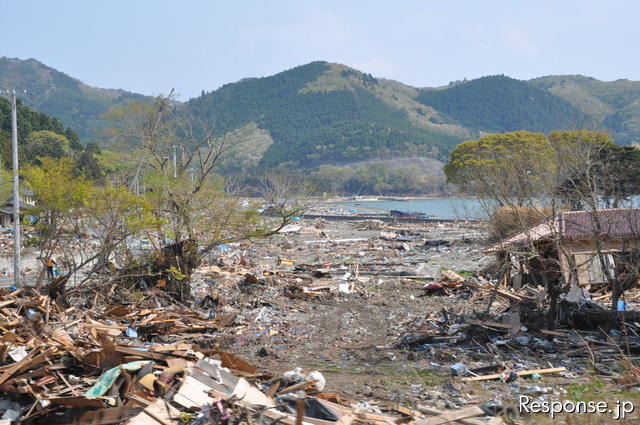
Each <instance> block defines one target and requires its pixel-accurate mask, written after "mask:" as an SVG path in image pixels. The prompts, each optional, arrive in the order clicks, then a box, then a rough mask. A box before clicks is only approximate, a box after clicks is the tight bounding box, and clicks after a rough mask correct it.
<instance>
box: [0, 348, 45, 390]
mask: <svg viewBox="0 0 640 425" xmlns="http://www.w3.org/2000/svg"><path fill="white" fill-rule="evenodd" d="M38 351H40V350H39V349H38V348H34V349H33V350H31V352H30V353H29V354H27V355H26V357H25V358H24V359H22V360H20V361H19V362H16V363H14V364H13V365H11V366H10V367H9V368H8V369H7V370H5V372H4V373H3V374H2V375H0V385H2V384H4V383H5V381H6V380H7V379H9V378H11V377H12V376H13V375H14V374H15V373H17V372H18V371H19V370H20V369H21V368H22V367H24V365H27V364H29V362H30V361H31V359H32V358H33V357H35V355H36V353H37V352H38Z"/></svg>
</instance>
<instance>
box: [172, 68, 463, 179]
mask: <svg viewBox="0 0 640 425" xmlns="http://www.w3.org/2000/svg"><path fill="white" fill-rule="evenodd" d="M378 86H380V87H378ZM384 90H385V89H384V83H382V84H381V83H380V82H379V81H378V80H376V79H375V78H373V77H372V76H371V75H368V74H363V73H361V72H358V71H355V70H351V69H348V68H346V67H342V66H339V65H332V64H328V63H325V62H313V63H310V64H308V65H304V66H300V67H297V68H294V69H291V70H288V71H285V72H281V73H279V74H276V75H274V76H271V77H266V78H255V79H245V80H242V81H239V82H237V83H233V84H228V85H225V86H223V87H221V88H220V89H218V90H216V91H214V92H211V93H207V94H204V95H202V96H200V97H199V98H196V99H193V100H191V101H189V102H187V103H186V105H185V111H186V112H187V113H188V114H189V115H191V116H193V117H194V118H196V119H199V120H201V121H204V122H208V123H209V124H210V125H213V126H214V128H216V129H218V131H219V132H220V133H221V134H222V133H224V132H227V131H231V130H234V129H237V128H239V127H242V126H246V125H248V124H251V123H254V124H256V125H257V127H259V128H261V129H264V130H266V131H268V133H269V135H270V137H271V139H272V143H270V144H269V146H268V147H267V148H266V150H265V151H264V155H263V156H262V158H261V160H260V165H262V166H265V167H271V166H275V165H278V164H281V163H283V162H290V163H295V164H296V165H300V166H312V165H317V164H320V163H327V162H349V161H357V160H361V159H367V158H374V157H382V158H384V157H390V156H397V155H398V154H399V153H403V154H413V155H419V156H429V157H436V158H438V157H440V158H444V157H445V155H446V154H447V153H448V151H449V150H450V149H451V148H452V147H453V146H455V145H456V144H457V142H459V141H460V139H461V138H460V137H455V135H453V134H447V133H446V132H445V131H444V130H437V129H435V128H431V127H435V126H433V125H432V126H431V127H430V126H427V125H422V126H421V125H419V123H414V122H412V121H411V119H410V116H409V114H407V112H406V111H405V110H404V109H403V108H401V107H399V106H400V105H397V104H393V103H391V104H390V103H388V102H385V100H384V98H383V96H382V94H383V92H384ZM396 103H397V102H396ZM425 121H426V119H425Z"/></svg>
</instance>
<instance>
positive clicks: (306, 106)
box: [0, 58, 640, 173]
mask: <svg viewBox="0 0 640 425" xmlns="http://www.w3.org/2000/svg"><path fill="white" fill-rule="evenodd" d="M176 85H179V82H176ZM0 88H18V89H26V90H27V92H26V93H20V97H21V99H22V100H23V101H24V102H25V104H26V105H27V106H30V107H32V108H34V109H35V110H37V111H40V112H45V113H47V114H49V115H52V116H54V117H56V118H57V119H59V120H60V122H61V123H62V124H64V125H65V126H71V127H73V128H74V129H76V130H77V131H78V134H79V135H80V139H81V141H82V143H84V144H86V143H87V142H91V141H94V140H95V141H99V142H100V143H101V144H102V145H103V146H108V143H107V142H106V141H104V140H101V139H100V134H101V132H100V130H101V129H102V128H104V127H105V126H107V125H109V123H108V122H106V121H104V120H103V119H102V114H103V113H104V112H105V111H107V110H108V109H109V108H111V107H112V106H114V105H120V104H122V103H123V102H125V101H126V100H128V99H141V100H146V99H148V97H145V96H142V95H138V94H134V93H129V92H125V91H122V90H104V89H97V88H93V87H90V86H87V85H85V84H83V83H82V82H80V81H78V80H76V79H73V78H71V77H69V76H67V75H66V74H63V73H61V72H59V71H56V70H55V69H52V68H49V67H47V66H45V65H43V64H41V63H40V62H38V61H36V60H34V59H29V60H19V59H9V58H0ZM177 107H178V112H179V114H182V115H184V116H189V117H191V118H193V119H196V120H198V121H201V122H204V123H206V124H207V125H208V126H211V127H213V128H215V130H216V131H217V134H218V135H219V136H222V135H223V134H224V135H226V137H228V138H229V139H230V140H231V143H232V144H233V146H234V148H233V149H232V150H231V155H230V157H229V158H228V159H227V160H226V161H225V163H224V164H223V165H224V167H223V171H224V172H226V173H235V172H239V171H242V170H246V169H254V168H268V167H273V166H277V165H279V164H287V165H289V166H291V167H294V168H295V167H316V166H318V165H321V164H331V165H334V166H341V165H346V164H350V163H354V162H357V161H366V160H375V159H389V158H394V157H404V158H410V157H430V158H435V159H441V160H444V159H446V158H447V155H448V153H449V151H450V150H451V149H452V148H453V147H454V146H455V145H456V144H457V143H459V142H460V141H463V140H467V139H471V138H476V137H478V136H480V135H481V134H483V133H489V132H502V131H511V130H531V131H541V132H549V131H552V130H557V129H575V128H589V129H602V130H607V131H610V132H611V133H612V135H613V137H614V139H616V141H617V142H619V143H625V144H627V143H633V142H640V82H633V81H627V80H619V81H613V82H603V81H598V80H595V79H593V78H588V77H582V76H550V77H542V78H538V79H534V80H530V81H519V80H515V79H512V78H509V77H506V76H502V75H497V76H487V77H482V78H479V79H475V80H470V81H466V80H465V81H461V82H460V81H458V82H454V83H450V84H449V85H448V86H445V87H439V88H415V87H411V86H407V85H405V84H402V83H400V82H397V81H392V80H386V79H382V78H375V77H373V76H372V75H371V74H367V73H365V72H361V71H358V70H355V69H352V68H349V67H347V66H345V65H340V64H333V63H328V62H312V63H309V64H307V65H302V66H299V67H296V68H293V69H290V70H286V71H283V72H281V73H278V74H276V75H273V76H269V77H264V78H246V79H243V80H240V81H238V82H235V83H231V84H226V85H224V86H222V87H220V88H218V89H216V90H214V91H210V92H205V91H203V93H202V95H201V96H199V97H197V98H195V99H191V100H189V101H187V102H184V103H179V104H177ZM125 149H128V147H125Z"/></svg>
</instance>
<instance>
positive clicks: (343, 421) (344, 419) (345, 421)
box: [336, 413, 355, 425]
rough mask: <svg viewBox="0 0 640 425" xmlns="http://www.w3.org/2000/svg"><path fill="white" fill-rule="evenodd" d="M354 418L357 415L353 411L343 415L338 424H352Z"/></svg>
mask: <svg viewBox="0 0 640 425" xmlns="http://www.w3.org/2000/svg"><path fill="white" fill-rule="evenodd" d="M354 419H355V416H354V415H353V414H351V413H349V414H347V415H342V417H341V418H340V419H339V420H338V422H336V425H351V423H352V422H353V420H354Z"/></svg>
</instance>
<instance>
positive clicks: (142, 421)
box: [127, 398, 181, 425]
mask: <svg viewBox="0 0 640 425" xmlns="http://www.w3.org/2000/svg"><path fill="white" fill-rule="evenodd" d="M180 422H181V420H180V411H179V410H178V409H176V408H175V407H173V406H172V405H171V404H169V403H167V402H166V401H165V400H163V399H161V398H159V399H157V400H156V401H155V402H153V403H152V404H150V405H149V406H147V407H145V408H144V409H143V410H142V412H141V413H140V414H139V415H137V416H136V417H134V418H133V419H131V420H130V421H129V422H127V424H128V425H150V424H154V423H160V424H162V425H175V424H179V423H180Z"/></svg>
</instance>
